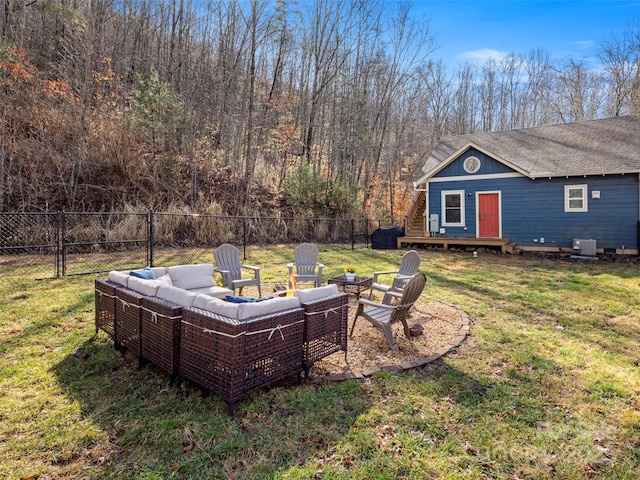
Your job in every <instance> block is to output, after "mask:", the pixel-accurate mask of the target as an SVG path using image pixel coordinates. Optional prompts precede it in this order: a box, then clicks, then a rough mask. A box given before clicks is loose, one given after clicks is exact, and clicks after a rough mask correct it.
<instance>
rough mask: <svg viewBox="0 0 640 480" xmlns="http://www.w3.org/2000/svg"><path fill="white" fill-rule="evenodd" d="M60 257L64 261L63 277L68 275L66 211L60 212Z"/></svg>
mask: <svg viewBox="0 0 640 480" xmlns="http://www.w3.org/2000/svg"><path fill="white" fill-rule="evenodd" d="M60 215H61V217H60V256H61V259H62V276H63V277H64V276H65V275H66V274H67V225H66V223H67V222H66V217H65V215H64V210H63V211H62V212H60Z"/></svg>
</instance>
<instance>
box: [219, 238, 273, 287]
mask: <svg viewBox="0 0 640 480" xmlns="http://www.w3.org/2000/svg"><path fill="white" fill-rule="evenodd" d="M213 256H214V258H215V260H216V269H215V271H216V272H218V273H220V274H221V275H222V282H223V283H224V286H225V287H227V288H230V289H231V290H233V293H234V295H235V292H236V289H238V293H239V294H240V295H242V289H243V288H244V287H247V286H249V285H255V286H256V287H258V296H259V297H262V291H261V289H260V267H254V266H252V265H241V264H240V250H238V249H237V248H236V247H234V246H233V245H230V244H228V243H225V244H223V245H220V246H219V247H218V248H216V249H215V250H214V251H213ZM242 269H246V270H251V271H252V272H253V277H251V278H242Z"/></svg>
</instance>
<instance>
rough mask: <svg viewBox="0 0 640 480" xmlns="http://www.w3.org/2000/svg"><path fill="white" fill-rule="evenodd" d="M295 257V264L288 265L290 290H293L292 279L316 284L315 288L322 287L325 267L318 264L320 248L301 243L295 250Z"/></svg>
mask: <svg viewBox="0 0 640 480" xmlns="http://www.w3.org/2000/svg"><path fill="white" fill-rule="evenodd" d="M293 257H294V262H293V263H288V264H287V267H288V268H289V288H293V284H292V282H291V279H292V278H293V279H295V281H296V282H301V281H303V282H304V281H306V282H315V286H316V287H320V286H321V285H322V269H323V268H324V265H323V264H322V263H318V247H316V246H315V245H313V244H311V243H301V244H300V245H298V246H297V247H296V248H295V249H294V250H293Z"/></svg>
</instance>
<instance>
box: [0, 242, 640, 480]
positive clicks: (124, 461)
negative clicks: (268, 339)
mask: <svg viewBox="0 0 640 480" xmlns="http://www.w3.org/2000/svg"><path fill="white" fill-rule="evenodd" d="M320 248H321V252H320V256H321V261H322V262H323V263H324V264H325V265H327V267H326V270H327V271H326V275H327V276H330V275H334V274H340V273H342V271H343V268H344V267H345V266H346V265H349V264H357V265H358V266H359V272H360V273H362V274H370V273H372V272H373V271H376V270H387V269H393V268H394V267H396V266H397V264H398V262H399V259H400V256H401V253H402V252H398V251H379V250H366V249H359V250H355V251H350V250H347V249H344V248H337V247H336V248H334V247H330V246H321V247H320ZM248 255H249V258H248V259H247V263H250V264H254V265H261V266H262V278H263V281H265V282H270V283H281V284H285V283H286V276H287V269H286V266H285V265H286V263H287V262H289V261H292V259H293V247H291V246H274V247H266V248H258V247H252V248H251V249H249V251H248ZM421 255H422V258H423V263H422V269H423V270H424V271H425V272H426V273H427V277H428V284H427V288H426V290H425V294H426V295H428V296H432V297H436V298H439V299H442V300H445V301H448V302H451V303H454V304H457V305H460V306H461V307H462V308H463V310H465V312H466V313H467V314H468V315H469V317H470V319H471V321H472V330H471V336H470V338H469V339H468V340H467V342H465V343H464V344H463V346H462V347H461V348H459V349H457V350H456V351H455V352H452V353H451V354H449V355H448V356H447V357H445V358H444V359H443V360H441V361H440V362H439V363H438V364H437V365H434V366H429V368H427V369H424V370H415V371H409V372H405V373H393V372H381V373H378V374H376V375H374V376H373V377H371V378H368V379H365V380H363V381H360V382H355V381H349V382H343V383H330V384H325V385H318V386H314V385H301V386H290V387H278V388H273V389H270V390H263V391H258V392H255V393H254V394H252V395H250V396H249V397H248V398H246V399H245V400H243V401H242V402H240V403H239V405H238V406H237V408H236V416H234V417H233V418H230V417H228V416H227V414H226V405H225V404H224V402H222V401H221V400H220V399H219V398H217V397H216V396H215V395H206V394H205V393H203V392H201V391H200V390H198V389H196V388H193V387H191V386H189V385H183V387H182V388H181V389H176V388H172V387H170V386H169V384H168V379H167V377H166V376H165V375H163V374H162V373H160V372H158V371H156V370H155V369H154V368H153V366H148V367H145V368H142V369H139V368H137V364H136V363H135V362H133V361H132V360H130V359H127V358H122V357H121V356H120V354H119V353H117V352H116V351H115V350H114V349H113V347H112V345H111V343H110V341H109V339H108V338H107V336H106V335H105V334H104V333H102V332H101V333H98V334H96V333H95V329H94V323H93V321H94V306H93V298H94V297H93V280H94V277H93V276H89V275H87V276H79V277H66V278H63V279H55V280H40V281H38V280H33V281H19V282H15V281H7V280H0V311H1V312H2V314H1V315H0V354H1V357H0V458H2V459H3V460H2V462H1V464H0V477H2V478H10V479H22V478H38V477H41V478H62V479H66V478H88V479H93V478H96V479H98V478H100V479H101V478H135V479H155V478H158V479H160V478H162V479H164V478H203V479H204V478H206V479H218V478H219V479H229V478H232V479H255V478H270V479H291V478H296V479H298V478H309V479H316V478H345V479H346V478H355V479H370V478H374V479H386V478H394V479H395V478H416V479H417V478H443V479H465V478H467V479H477V478H510V479H514V478H523V479H524V478H530V479H534V478H535V479H557V478H571V479H588V478H610V479H635V478H640V455H639V454H638V452H639V451H640V440H639V439H640V324H639V315H640V312H639V308H638V307H639V305H640V288H639V286H638V285H639V284H640V275H639V274H638V271H637V267H635V266H632V265H623V264H612V263H605V262H589V263H573V262H565V261H551V260H546V259H542V258H531V257H513V256H507V255H494V254H487V255H481V256H480V257H479V258H476V259H474V258H472V257H471V255H470V254H462V253H452V252H449V253H436V252H426V251H423V252H421ZM209 261H212V259H209ZM158 263H160V262H158ZM325 278H326V277H325ZM427 334H428V332H427Z"/></svg>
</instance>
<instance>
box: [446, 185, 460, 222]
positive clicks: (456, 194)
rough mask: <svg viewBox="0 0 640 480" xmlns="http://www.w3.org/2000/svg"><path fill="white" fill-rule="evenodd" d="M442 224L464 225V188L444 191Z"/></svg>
mask: <svg viewBox="0 0 640 480" xmlns="http://www.w3.org/2000/svg"><path fill="white" fill-rule="evenodd" d="M442 226H443V227H464V190H443V191H442Z"/></svg>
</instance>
